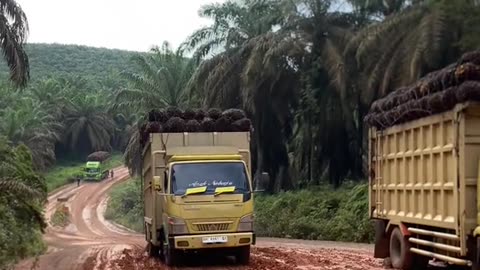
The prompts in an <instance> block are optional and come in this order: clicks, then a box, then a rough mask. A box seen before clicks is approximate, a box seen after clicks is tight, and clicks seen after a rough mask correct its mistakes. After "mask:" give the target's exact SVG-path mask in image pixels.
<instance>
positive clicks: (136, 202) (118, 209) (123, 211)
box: [105, 178, 144, 232]
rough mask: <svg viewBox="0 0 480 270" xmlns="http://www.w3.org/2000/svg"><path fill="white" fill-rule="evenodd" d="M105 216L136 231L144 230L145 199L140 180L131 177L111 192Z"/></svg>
mask: <svg viewBox="0 0 480 270" xmlns="http://www.w3.org/2000/svg"><path fill="white" fill-rule="evenodd" d="M109 196H110V199H109V200H108V204H107V210H106V211H105V218H106V219H108V220H112V221H114V222H115V223H118V224H120V225H122V226H125V227H127V228H129V229H132V230H134V231H136V232H143V230H144V228H143V201H142V198H141V187H140V180H139V179H137V178H132V179H129V180H127V181H125V182H123V183H121V184H119V185H117V186H115V187H114V188H113V189H112V190H111V191H110V193H109Z"/></svg>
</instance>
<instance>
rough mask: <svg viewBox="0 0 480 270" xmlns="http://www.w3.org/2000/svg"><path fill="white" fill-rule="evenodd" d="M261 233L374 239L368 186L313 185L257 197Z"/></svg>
mask: <svg viewBox="0 0 480 270" xmlns="http://www.w3.org/2000/svg"><path fill="white" fill-rule="evenodd" d="M255 231H256V233H258V235H259V236H267V237H283V238H284V237H288V238H296V239H310V240H331V241H344V242H365V243H368V242H371V241H372V240H373V233H374V230H373V227H372V224H371V223H370V220H369V218H368V186H367V185H357V186H355V187H353V188H352V187H350V186H349V185H347V186H345V187H343V188H341V189H339V190H336V191H334V190H333V189H332V188H326V187H311V188H310V189H308V190H299V191H288V192H283V193H279V194H276V195H272V196H257V197H256V199H255Z"/></svg>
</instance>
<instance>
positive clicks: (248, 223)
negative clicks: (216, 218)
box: [238, 215, 253, 232]
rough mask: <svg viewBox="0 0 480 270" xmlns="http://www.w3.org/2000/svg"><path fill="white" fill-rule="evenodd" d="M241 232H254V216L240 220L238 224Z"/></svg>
mask: <svg viewBox="0 0 480 270" xmlns="http://www.w3.org/2000/svg"><path fill="white" fill-rule="evenodd" d="M238 231H239V232H251V231H253V215H246V216H244V217H242V218H241V219H240V222H239V223H238Z"/></svg>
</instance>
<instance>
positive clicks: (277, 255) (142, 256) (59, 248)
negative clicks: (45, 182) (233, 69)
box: [16, 168, 383, 270]
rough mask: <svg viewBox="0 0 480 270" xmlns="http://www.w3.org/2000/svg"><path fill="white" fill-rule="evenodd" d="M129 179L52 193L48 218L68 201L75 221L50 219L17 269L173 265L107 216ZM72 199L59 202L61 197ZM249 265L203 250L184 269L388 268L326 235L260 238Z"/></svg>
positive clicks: (118, 174) (119, 175)
mask: <svg viewBox="0 0 480 270" xmlns="http://www.w3.org/2000/svg"><path fill="white" fill-rule="evenodd" d="M127 179H128V171H127V170H126V169H124V168H119V169H116V171H115V178H114V179H113V180H112V179H107V180H105V181H103V182H100V183H82V184H81V185H80V186H79V187H77V186H76V184H72V185H68V186H65V187H63V188H62V189H60V190H57V191H55V192H53V193H51V194H50V196H49V203H48V205H47V207H46V218H47V219H48V220H49V221H50V218H51V217H52V215H53V214H54V212H55V210H56V209H57V207H59V206H60V205H62V204H64V205H65V206H66V207H68V209H69V212H70V221H71V223H70V224H69V225H68V226H66V227H65V228H61V227H55V226H53V225H52V224H49V227H48V229H47V232H46V234H45V236H44V238H45V241H46V243H47V244H48V245H49V248H48V252H47V253H46V254H45V255H42V256H40V257H39V258H37V259H36V260H35V259H30V260H26V261H23V262H21V263H19V264H18V265H17V266H16V269H21V270H24V269H31V268H32V266H36V269H41V270H47V269H48V270H51V269H59V270H68V269H81V270H93V269H95V270H96V269H99V270H103V269H168V268H167V267H166V266H164V265H163V264H162V263H161V262H160V261H158V260H154V259H149V258H148V257H147V256H146V253H145V252H144V249H145V241H144V238H143V235H140V234H137V233H134V232H131V231H128V230H127V229H125V228H121V227H120V226H117V225H115V224H112V223H110V222H108V221H106V220H105V219H104V217H103V214H104V212H105V207H106V203H107V200H108V196H107V195H108V190H109V189H111V188H112V186H114V185H115V184H118V183H121V182H122V181H125V180H127ZM59 198H60V199H61V200H62V199H63V200H66V202H59V201H58V199H59ZM252 252H253V254H252V259H251V263H250V265H249V266H235V265H234V261H233V259H231V258H218V256H212V257H205V256H198V258H192V259H189V260H188V261H186V262H185V263H184V264H183V265H182V266H179V267H177V268H179V269H260V270H261V269H272V270H277V269H278V270H284V269H325V270H330V269H353V270H355V269H358V270H364V269H372V270H376V269H383V268H382V267H381V261H379V260H375V259H373V258H372V256H371V246H370V245H355V244H341V243H333V242H320V241H298V240H286V239H268V238H260V239H258V243H257V246H256V247H255V248H254V249H253V251H252Z"/></svg>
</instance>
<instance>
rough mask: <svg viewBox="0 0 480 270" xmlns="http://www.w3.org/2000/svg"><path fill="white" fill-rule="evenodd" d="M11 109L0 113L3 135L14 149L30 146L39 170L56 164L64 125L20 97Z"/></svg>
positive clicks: (0, 129)
mask: <svg viewBox="0 0 480 270" xmlns="http://www.w3.org/2000/svg"><path fill="white" fill-rule="evenodd" d="M10 106H11V107H7V108H6V109H4V110H1V111H0V134H3V135H4V136H6V137H7V139H8V140H10V141H11V142H12V143H13V144H14V145H19V144H25V145H26V146H28V148H29V149H30V151H31V154H32V159H33V163H34V165H35V167H36V168H37V169H41V170H43V169H46V168H47V167H49V166H51V165H52V164H53V163H54V162H55V143H56V142H57V141H58V140H59V139H60V134H61V131H62V128H63V127H62V125H61V123H59V122H58V121H57V119H56V118H55V116H54V115H51V114H49V113H48V112H46V111H45V110H44V108H43V106H42V104H40V103H39V102H38V101H36V100H33V99H31V98H29V97H20V96H18V97H17V99H16V103H15V106H12V104H10Z"/></svg>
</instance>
